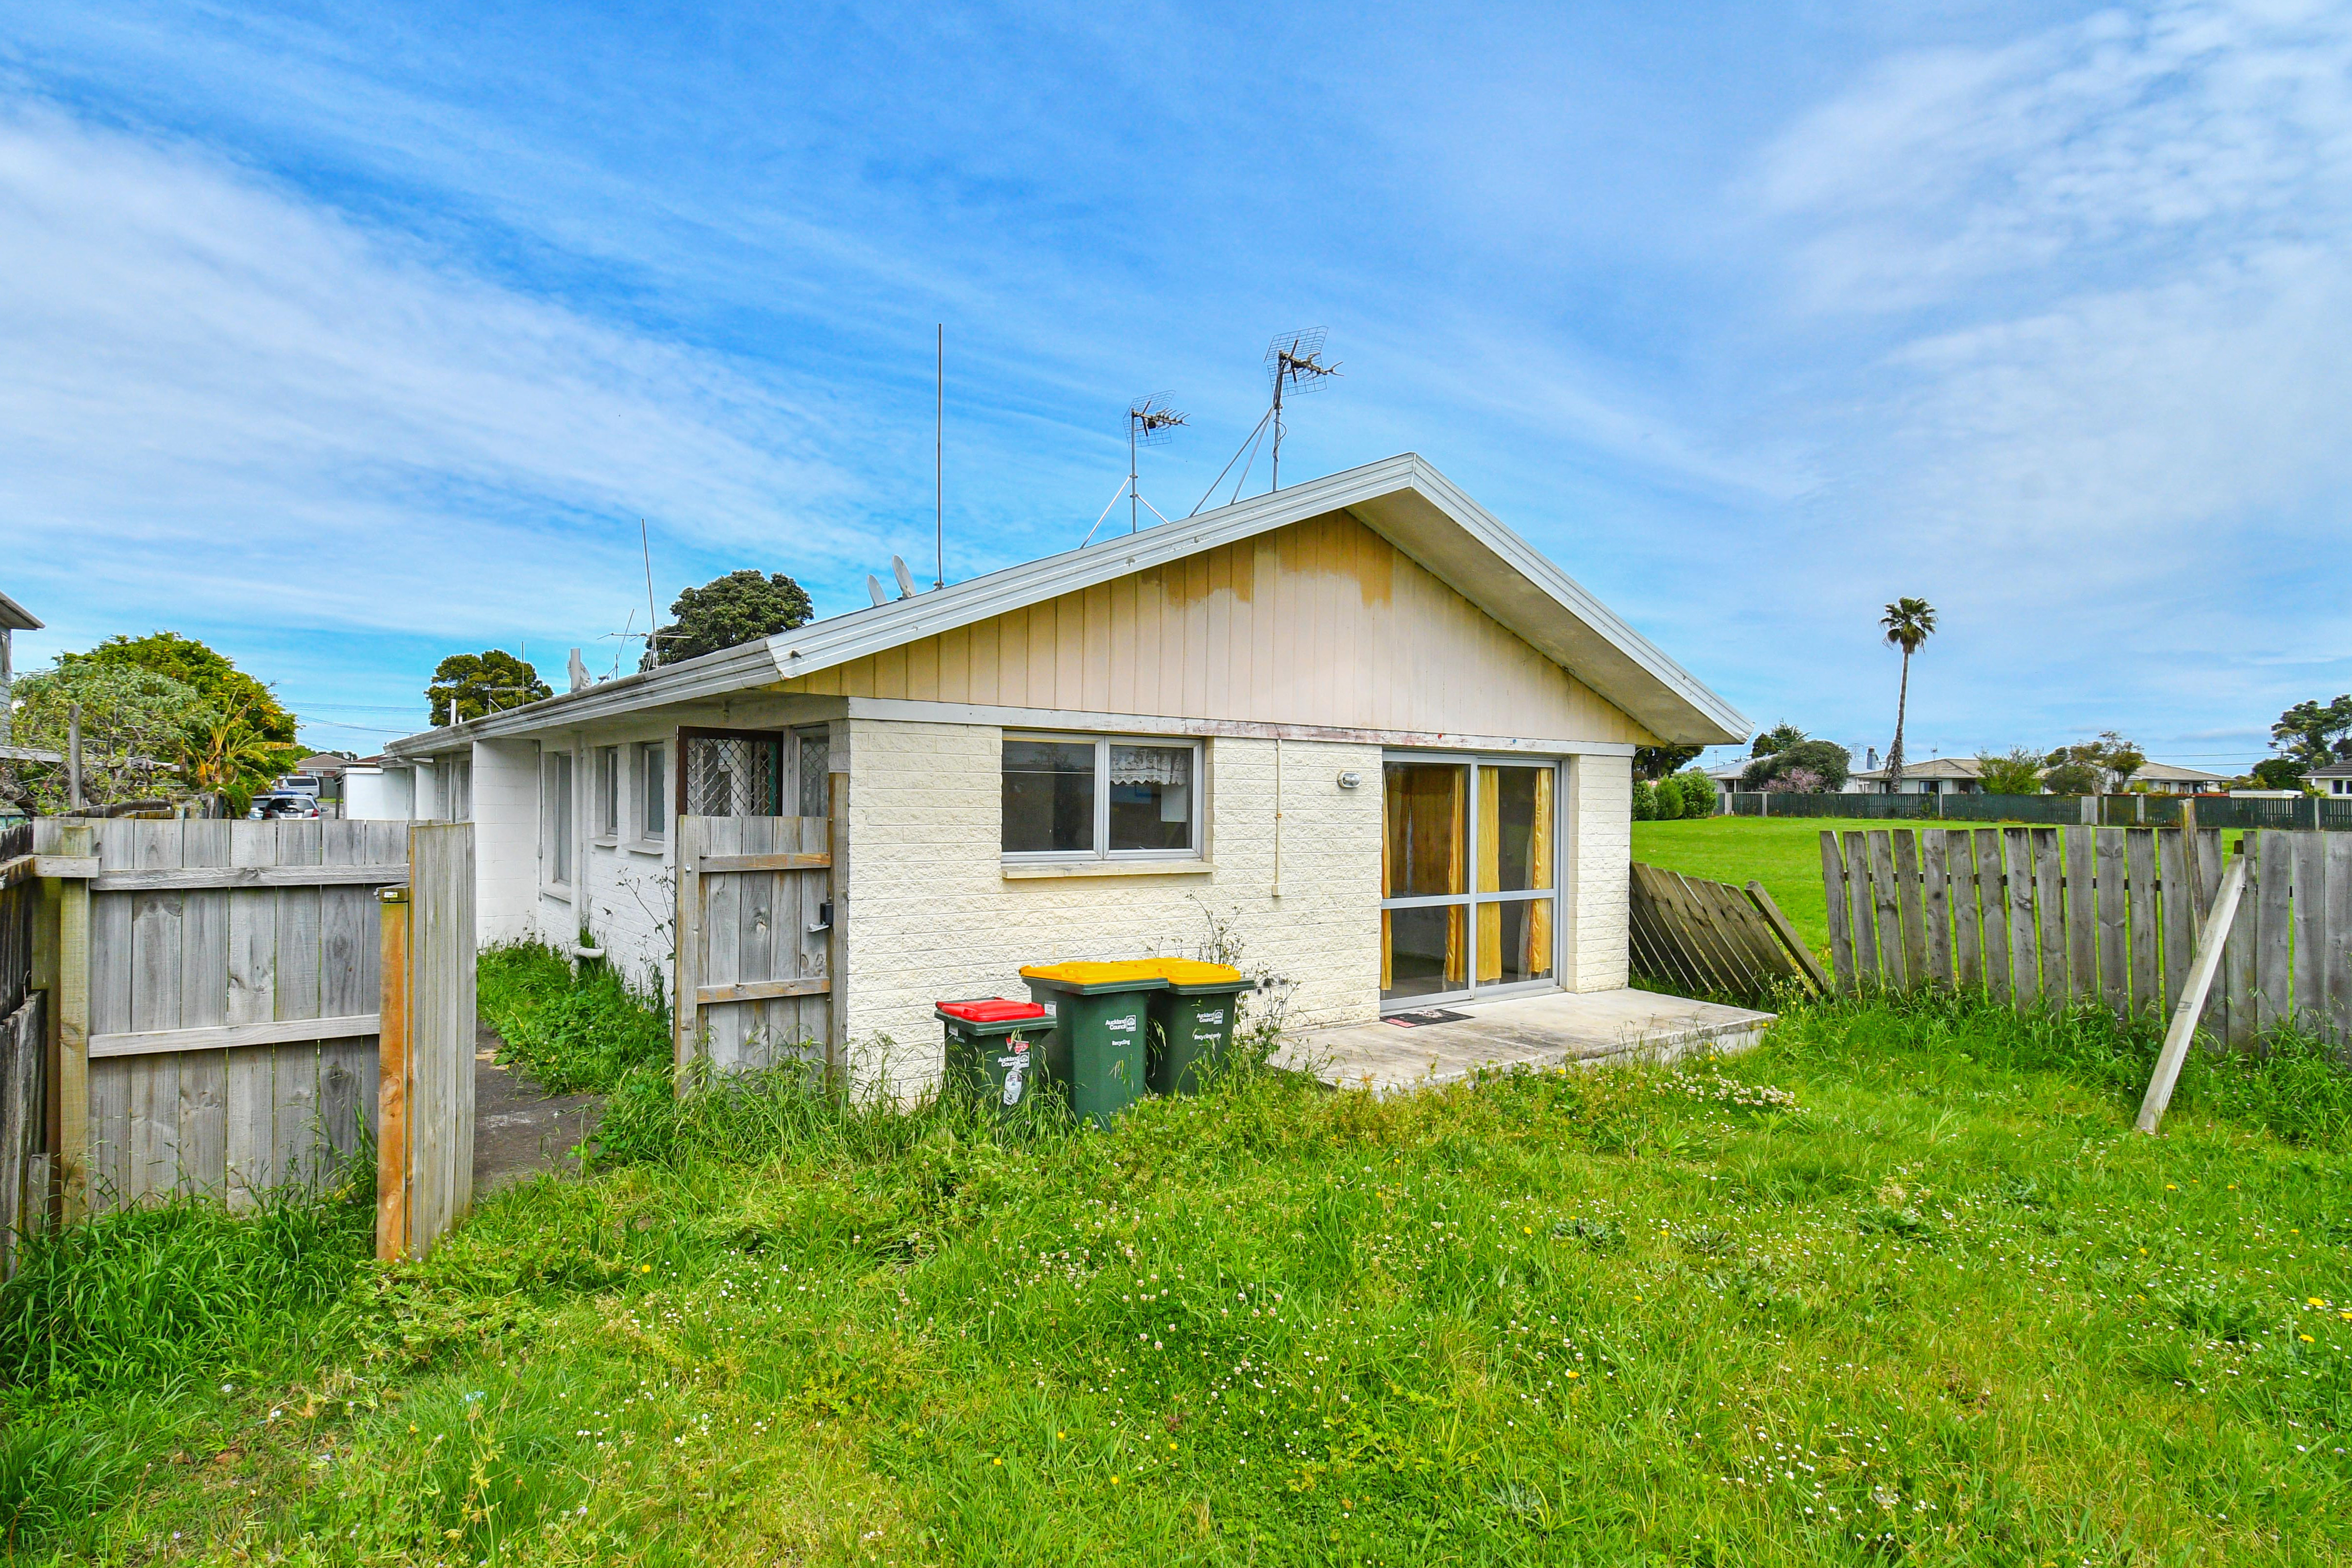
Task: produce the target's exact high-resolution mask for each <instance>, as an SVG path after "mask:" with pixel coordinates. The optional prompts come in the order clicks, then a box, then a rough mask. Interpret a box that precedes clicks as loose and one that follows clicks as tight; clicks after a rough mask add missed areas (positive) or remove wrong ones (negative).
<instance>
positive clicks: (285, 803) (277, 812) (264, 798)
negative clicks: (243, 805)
mask: <svg viewBox="0 0 2352 1568" xmlns="http://www.w3.org/2000/svg"><path fill="white" fill-rule="evenodd" d="M245 815H246V816H247V818H249V819H250V820H252V821H255V822H267V821H270V820H272V819H274V818H278V817H310V816H318V815H319V797H318V796H316V795H303V794H301V793H300V792H299V791H297V790H290V789H274V790H271V791H270V792H269V793H268V795H255V796H254V797H253V809H252V810H250V811H248V812H247V813H246V814H245Z"/></svg>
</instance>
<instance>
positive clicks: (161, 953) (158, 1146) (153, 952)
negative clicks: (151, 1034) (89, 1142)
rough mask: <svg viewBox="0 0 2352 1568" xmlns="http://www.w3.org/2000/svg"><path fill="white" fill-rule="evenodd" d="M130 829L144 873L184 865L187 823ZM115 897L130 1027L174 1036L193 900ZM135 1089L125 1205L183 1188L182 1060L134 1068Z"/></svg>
mask: <svg viewBox="0 0 2352 1568" xmlns="http://www.w3.org/2000/svg"><path fill="white" fill-rule="evenodd" d="M126 826H130V827H131V828H132V829H133V837H132V845H133V848H132V854H133V855H134V856H135V857H136V864H137V865H138V866H139V867H141V868H154V869H163V868H176V867H177V866H178V865H179V864H180V859H181V856H182V853H183V842H182V840H183V837H184V824H183V823H181V822H180V821H178V820H177V819H174V820H173V821H170V822H133V823H130V824H127V825H126ZM107 896H109V895H107V894H105V893H103V892H101V893H100V897H101V898H103V897H107ZM111 896H112V897H115V898H127V899H129V900H131V1028H133V1029H135V1030H138V1031H140V1032H142V1033H145V1032H148V1031H151V1030H156V1029H176V1028H178V1027H179V1026H180V1016H181V1002H182V997H181V994H180V978H181V976H180V939H181V927H182V923H183V920H184V915H185V912H186V904H187V898H188V896H187V895H186V894H185V893H182V892H176V891H174V892H152V893H127V894H124V893H118V894H114V895H111ZM94 1043H95V1041H94V1040H93V1044H94ZM91 1054H92V1055H93V1056H95V1055H96V1054H97V1053H96V1052H95V1051H93V1052H92V1053H91ZM130 1087H131V1128H130V1136H131V1178H130V1184H129V1185H128V1186H127V1187H126V1188H125V1189H124V1191H123V1193H122V1194H121V1201H122V1202H123V1203H124V1204H126V1205H128V1204H133V1203H138V1202H141V1201H142V1200H144V1199H146V1198H149V1197H152V1196H159V1195H162V1194H168V1193H171V1192H173V1191H174V1190H175V1189H177V1188H178V1187H179V1186H180V1185H181V1184H182V1183H181V1172H182V1168H183V1167H182V1163H181V1159H180V1061H179V1059H178V1058H176V1057H173V1056H162V1057H154V1058H149V1059H147V1060H144V1061H141V1062H137V1063H134V1064H131V1068H130Z"/></svg>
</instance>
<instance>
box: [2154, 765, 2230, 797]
mask: <svg viewBox="0 0 2352 1568" xmlns="http://www.w3.org/2000/svg"><path fill="white" fill-rule="evenodd" d="M2229 782H2230V781H2229V780H2228V779H2227V778H2225V777H2223V776H2222V775H2221V774H2220V773H2207V772H2205V770H2204V769H2202V768H2184V767H2181V766H2179V764H2177V763H2141V764H2140V765H2139V771H2138V772H2137V773H2133V774H2132V776H2131V787H2132V788H2133V789H2142V788H2145V789H2146V790H2147V793H2149V794H2150V795H2211V794H2213V793H2214V792H2215V791H2217V790H2219V789H2221V787H2222V786H2223V785H2225V784H2228V783H2229Z"/></svg>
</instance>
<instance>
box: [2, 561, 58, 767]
mask: <svg viewBox="0 0 2352 1568" xmlns="http://www.w3.org/2000/svg"><path fill="white" fill-rule="evenodd" d="M40 629H41V622H40V619H39V617H38V616H35V615H34V614H33V613H32V612H31V611H30V610H27V609H26V608H25V606H24V605H20V604H18V603H17V602H16V600H14V599H12V598H10V597H9V596H8V595H5V594H0V746H5V745H7V744H8V743H9V741H10V739H11V736H10V727H11V724H12V715H13V712H14V710H13V709H12V708H11V707H10V706H9V704H10V703H11V702H12V701H13V700H14V699H13V697H12V696H11V692H12V690H13V689H14V687H15V685H16V634H17V633H18V632H37V631H39V630H40ZM18 760H20V761H26V762H31V761H44V760H49V759H47V756H46V754H44V755H43V756H41V757H38V758H36V757H32V756H27V757H25V758H20V759H18Z"/></svg>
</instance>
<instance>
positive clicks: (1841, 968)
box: [1822, 827, 1859, 996]
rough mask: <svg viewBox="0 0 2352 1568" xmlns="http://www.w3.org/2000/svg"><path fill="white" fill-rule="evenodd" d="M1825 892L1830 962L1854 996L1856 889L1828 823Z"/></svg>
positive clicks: (1824, 837)
mask: <svg viewBox="0 0 2352 1568" xmlns="http://www.w3.org/2000/svg"><path fill="white" fill-rule="evenodd" d="M1822 896H1823V898H1824V899H1825V900H1827V902H1828V905H1829V917H1830V966H1831V968H1832V969H1833V970H1834V971H1835V972H1836V974H1837V988H1838V991H1839V993H1840V994H1843V995H1847V996H1851V995H1853V994H1854V993H1855V992H1856V991H1857V990H1858V989H1859V987H1858V986H1857V985H1856V984H1855V976H1854V967H1853V935H1852V933H1851V931H1849V929H1848V925H1847V917H1848V913H1849V911H1850V910H1851V909H1852V907H1853V905H1852V900H1853V889H1852V888H1851V887H1850V886H1848V885H1847V882H1846V872H1845V857H1844V856H1843V855H1842V854H1840V853H1839V852H1838V837H1837V835H1836V834H1835V833H1833V832H1832V831H1831V830H1830V829H1828V828H1826V827H1825V828H1823V829H1822Z"/></svg>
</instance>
